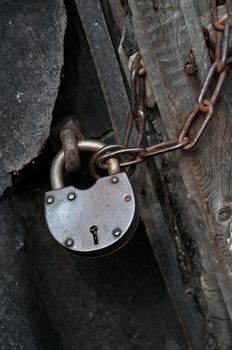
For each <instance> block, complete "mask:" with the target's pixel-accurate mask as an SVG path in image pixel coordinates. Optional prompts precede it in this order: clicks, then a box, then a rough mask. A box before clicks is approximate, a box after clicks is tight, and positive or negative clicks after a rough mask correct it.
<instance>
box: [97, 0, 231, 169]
mask: <svg viewBox="0 0 232 350" xmlns="http://www.w3.org/2000/svg"><path fill="white" fill-rule="evenodd" d="M225 3H226V8H227V17H226V18H225V19H224V20H223V21H221V20H220V19H219V17H218V11H217V2H216V0H210V1H209V6H210V12H211V22H212V26H213V28H214V29H215V31H216V44H214V43H213V41H212V40H211V39H210V35H209V31H208V29H206V28H204V27H203V28H202V30H203V34H204V37H205V40H206V44H207V47H208V51H209V56H210V58H211V61H212V64H211V66H210V68H209V70H208V74H207V75H206V78H205V81H204V84H203V86H202V88H201V90H200V92H199V95H198V99H197V102H196V104H195V105H194V107H193V110H192V112H191V113H190V115H189V117H188V119H187V120H186V122H185V123H184V125H183V127H182V129H181V131H180V134H179V137H177V138H176V139H172V140H167V141H163V142H160V143H158V144H155V145H152V146H148V147H141V145H142V142H143V138H144V134H145V127H146V118H145V113H144V110H145V108H144V98H145V74H146V71H145V68H144V64H143V62H142V58H141V55H140V53H137V54H136V55H135V57H134V60H133V63H132V66H131V111H130V113H129V115H128V118H127V126H126V131H125V135H124V139H123V144H122V145H110V146H106V147H104V148H102V149H101V150H100V151H98V152H97V153H96V154H95V155H94V157H93V159H92V162H91V164H92V166H95V165H96V166H98V167H100V168H103V169H104V168H106V161H107V160H108V159H110V158H114V157H120V167H121V168H128V169H129V170H128V171H129V174H132V173H133V170H134V169H135V166H136V165H137V164H139V163H142V162H144V161H145V160H147V158H149V157H153V156H157V155H159V154H163V153H167V152H172V151H176V150H178V149H183V150H185V151H187V150H190V149H192V148H193V147H194V146H196V145H197V143H198V142H199V140H200V138H201V137H202V135H203V134H204V132H205V130H206V128H207V126H208V124H209V121H210V120H211V118H212V115H213V112H214V106H215V103H216V101H217V98H218V96H219V93H220V91H221V89H222V86H223V83H224V81H225V78H226V76H227V73H228V71H229V69H230V67H231V65H232V56H231V57H228V42H229V34H230V28H231V26H232V0H226V1H225ZM214 78H216V79H217V82H216V85H215V88H214V90H213V92H212V94H210V86H211V85H212V81H213V80H214ZM206 94H207V96H208V95H209V96H211V97H210V98H209V97H207V98H206ZM197 119H201V120H202V121H201V122H200V123H199V122H198V125H197V127H196V128H195V131H194V132H193V125H194V124H195V122H196V120H197ZM134 124H135V125H136V127H137V132H138V135H137V140H136V142H135V144H134V145H133V146H132V147H129V141H130V138H131V133H132V130H133V127H134Z"/></svg>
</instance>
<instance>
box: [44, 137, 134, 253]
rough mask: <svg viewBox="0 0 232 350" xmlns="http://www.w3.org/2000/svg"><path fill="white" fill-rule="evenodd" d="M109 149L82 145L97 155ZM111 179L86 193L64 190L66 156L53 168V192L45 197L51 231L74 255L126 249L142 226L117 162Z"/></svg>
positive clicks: (110, 164)
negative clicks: (103, 149) (100, 151)
mask: <svg viewBox="0 0 232 350" xmlns="http://www.w3.org/2000/svg"><path fill="white" fill-rule="evenodd" d="M104 146H105V145H104V144H103V143H102V142H99V141H94V140H82V141H79V142H78V148H79V150H80V152H83V151H87V152H97V151H98V150H99V149H101V148H102V147H104ZM107 165H108V172H109V175H108V176H105V177H102V178H100V179H98V180H97V181H96V183H95V184H94V185H93V186H92V187H90V188H88V189H86V190H79V189H77V188H75V187H73V186H68V187H64V184H63V168H64V152H63V151H62V150H61V151H60V152H59V153H58V154H57V155H56V157H55V158H54V160H53V162H52V165H51V173H50V177H51V187H52V191H49V192H46V193H45V215H46V221H47V225H48V228H49V230H50V232H51V234H52V236H53V237H54V238H55V240H56V241H57V242H59V243H60V244H61V245H62V246H63V247H65V248H67V249H68V250H70V251H71V252H73V253H76V254H77V255H81V256H87V257H94V256H101V255H105V254H109V253H112V252H114V251H115V250H117V249H119V248H121V247H122V246H123V245H125V244H126V243H127V242H128V241H129V240H130V238H131V237H132V235H133V234H134V232H135V229H136V227H137V224H138V216H137V211H136V202H135V196H134V193H133V189H132V187H131V184H130V181H129V179H128V177H127V175H126V173H121V172H120V167H119V163H118V160H117V159H115V158H114V159H110V160H109V161H108V163H107Z"/></svg>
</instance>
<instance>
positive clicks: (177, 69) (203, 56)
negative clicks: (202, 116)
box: [128, 0, 232, 349]
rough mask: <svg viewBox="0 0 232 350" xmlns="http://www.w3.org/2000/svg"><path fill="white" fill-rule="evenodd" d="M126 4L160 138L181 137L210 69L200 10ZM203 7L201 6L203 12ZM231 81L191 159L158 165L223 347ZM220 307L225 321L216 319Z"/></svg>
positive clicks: (229, 301)
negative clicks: (192, 66)
mask: <svg viewBox="0 0 232 350" xmlns="http://www.w3.org/2000/svg"><path fill="white" fill-rule="evenodd" d="M128 2H129V5H130V9H131V11H132V18H133V25H134V31H135V34H136V37H137V42H138V46H139V50H140V52H141V54H142V57H143V60H144V62H145V66H146V70H147V74H148V75H149V80H150V83H151V85H152V88H153V91H154V93H155V97H156V101H157V106H158V109H159V112H160V116H161V125H162V127H163V136H164V138H166V137H170V138H171V137H176V136H177V135H178V132H179V130H180V128H181V125H182V123H183V122H184V121H185V120H186V118H187V116H188V114H189V113H190V112H191V108H192V106H193V103H194V102H195V100H196V97H197V93H198V90H199V87H200V86H201V83H202V81H203V79H204V77H205V75H206V73H207V68H208V66H209V58H208V55H207V49H206V46H205V43H204V39H203V35H202V32H201V28H200V25H199V21H198V13H197V10H199V6H198V8H197V9H196V8H195V7H194V3H193V2H192V1H188V0H179V1H170V0H164V1H161V0H157V1H155V2H154V1H150V0H146V1H141V0H138V1H136V2H135V1H132V0H129V1H128ZM205 5H206V4H205V3H203V2H202V3H201V6H200V10H199V13H200V14H202V11H203V9H204V8H205ZM190 49H193V51H194V55H195V58H196V61H197V64H198V74H197V75H195V76H194V77H189V76H187V75H186V74H185V72H184V65H185V62H186V61H187V60H188V55H189V51H190ZM229 80H230V79H229V78H228V79H227V82H226V86H225V88H224V91H223V93H222V96H221V98H220V100H219V103H218V105H217V108H216V112H215V113H214V116H213V120H212V122H211V124H210V126H209V128H208V130H207V132H206V134H205V135H204V137H203V138H202V140H201V142H200V144H199V145H198V146H197V148H196V149H195V150H193V151H191V152H190V153H189V154H187V153H186V152H181V151H180V152H177V153H176V154H175V155H167V156H166V157H164V158H163V159H164V161H163V163H159V164H161V165H162V166H161V167H160V168H163V169H160V170H161V172H163V174H164V176H167V174H165V172H166V173H167V169H168V173H169V175H168V176H169V180H170V191H169V192H170V193H169V194H170V196H171V195H172V193H171V192H172V191H173V189H172V188H171V185H172V186H173V187H174V191H175V196H176V206H177V208H172V209H171V211H174V212H175V210H177V209H178V210H179V211H180V212H181V213H182V215H181V221H182V224H183V227H184V229H185V230H186V232H188V234H189V235H190V236H191V238H192V239H193V240H194V241H195V242H196V244H197V248H198V252H199V255H200V261H201V269H202V270H201V276H200V278H201V283H200V287H201V288H202V290H203V292H204V294H205V297H206V300H207V303H208V304H207V306H208V309H209V315H210V316H212V318H213V319H214V321H215V327H216V328H215V329H216V333H218V336H219V338H220V340H219V342H220V341H221V345H220V346H221V348H223V349H227V348H228V349H229V348H230V346H231V339H230V331H231V322H228V320H229V319H231V317H232V291H231V286H232V279H231V269H232V264H231V262H232V260H231V253H230V251H229V247H228V244H227V239H228V238H229V224H230V220H231V217H230V216H229V217H228V218H227V220H225V221H223V220H222V219H221V216H220V215H219V213H220V212H221V211H222V210H223V208H225V206H228V207H230V208H231V196H232V187H231V185H232V178H231V176H230V173H231V164H232V162H231V159H230V158H231V149H232V129H231V107H232V104H231V101H230V99H231V98H230V97H229V94H228V89H229V86H230V82H229ZM163 164H165V168H164V167H163ZM211 286H212V287H211ZM214 293H215V295H214ZM210 294H211V295H210ZM209 295H210V296H209ZM218 299H219V300H220V302H219V300H218ZM223 300H224V301H223ZM216 301H217V303H216ZM224 303H225V304H224ZM216 304H217V305H218V310H217V312H218V315H219V314H220V316H218V317H219V318H220V320H221V322H220V321H218V320H216V316H215V305H216ZM225 305H226V306H225ZM213 310H214V311H213ZM219 324H220V325H222V324H223V327H224V328H225V327H227V339H225V337H224V340H223V339H222V338H223V337H222V336H220V332H223V334H224V333H226V332H225V331H224V330H223V331H222V328H223V327H221V329H220V326H218V325H219ZM221 335H222V334H221Z"/></svg>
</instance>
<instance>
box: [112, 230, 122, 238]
mask: <svg viewBox="0 0 232 350" xmlns="http://www.w3.org/2000/svg"><path fill="white" fill-rule="evenodd" d="M121 233H122V231H121V230H120V228H115V229H114V230H113V235H114V236H115V237H119V236H120V235H121Z"/></svg>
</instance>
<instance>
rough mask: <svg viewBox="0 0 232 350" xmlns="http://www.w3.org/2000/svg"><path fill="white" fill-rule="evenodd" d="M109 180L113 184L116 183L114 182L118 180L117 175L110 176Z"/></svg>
mask: <svg viewBox="0 0 232 350" xmlns="http://www.w3.org/2000/svg"><path fill="white" fill-rule="evenodd" d="M111 182H112V183H113V184H116V183H117V182H118V177H117V176H113V177H112V178H111Z"/></svg>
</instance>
